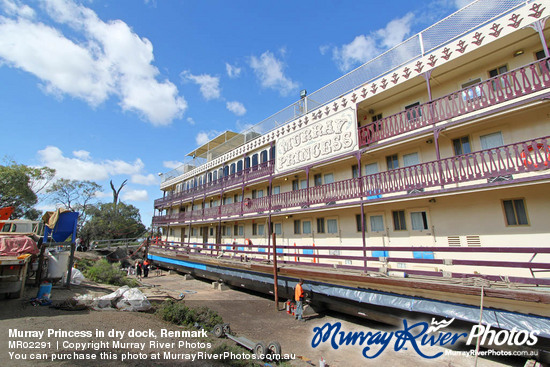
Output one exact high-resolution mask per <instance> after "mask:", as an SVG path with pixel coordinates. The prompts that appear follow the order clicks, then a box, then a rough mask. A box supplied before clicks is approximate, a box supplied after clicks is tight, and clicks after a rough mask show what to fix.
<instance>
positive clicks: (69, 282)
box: [65, 241, 76, 288]
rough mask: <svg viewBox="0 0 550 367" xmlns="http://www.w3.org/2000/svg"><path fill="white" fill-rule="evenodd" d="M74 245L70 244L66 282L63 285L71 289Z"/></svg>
mask: <svg viewBox="0 0 550 367" xmlns="http://www.w3.org/2000/svg"><path fill="white" fill-rule="evenodd" d="M75 248H76V245H75V243H74V241H73V242H71V254H70V255H69V265H68V267H67V282H66V283H65V287H67V288H71V275H72V270H73V264H74V251H75Z"/></svg>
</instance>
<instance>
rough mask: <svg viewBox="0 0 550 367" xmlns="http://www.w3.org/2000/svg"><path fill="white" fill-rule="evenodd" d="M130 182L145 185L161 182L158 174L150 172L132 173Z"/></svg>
mask: <svg viewBox="0 0 550 367" xmlns="http://www.w3.org/2000/svg"><path fill="white" fill-rule="evenodd" d="M130 182H132V183H135V184H139V185H145V186H151V185H158V184H159V183H160V181H159V179H158V176H155V175H153V174H152V173H149V174H148V175H141V174H137V175H132V176H131V177H130Z"/></svg>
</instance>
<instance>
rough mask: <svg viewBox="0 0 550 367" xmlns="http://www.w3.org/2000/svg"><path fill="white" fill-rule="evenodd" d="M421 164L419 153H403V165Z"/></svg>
mask: <svg viewBox="0 0 550 367" xmlns="http://www.w3.org/2000/svg"><path fill="white" fill-rule="evenodd" d="M417 164H420V159H419V158H418V153H416V152H415V153H411V154H403V166H404V167H410V166H414V165H417Z"/></svg>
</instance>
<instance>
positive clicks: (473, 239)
mask: <svg viewBox="0 0 550 367" xmlns="http://www.w3.org/2000/svg"><path fill="white" fill-rule="evenodd" d="M466 243H467V244H468V246H481V240H480V239H479V236H466Z"/></svg>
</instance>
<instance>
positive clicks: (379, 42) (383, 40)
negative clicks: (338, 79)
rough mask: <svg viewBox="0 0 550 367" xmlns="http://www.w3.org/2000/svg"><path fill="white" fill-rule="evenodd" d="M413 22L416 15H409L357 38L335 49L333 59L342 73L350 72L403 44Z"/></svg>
mask: <svg viewBox="0 0 550 367" xmlns="http://www.w3.org/2000/svg"><path fill="white" fill-rule="evenodd" d="M413 20H414V14H413V13H407V14H406V15H405V16H403V17H402V18H398V19H393V20H392V21H390V22H389V23H388V24H387V25H386V27H384V28H382V29H379V30H376V31H374V32H372V33H371V34H369V35H359V36H356V37H355V38H354V39H353V41H351V42H350V43H348V44H345V45H342V46H341V47H334V48H333V49H332V58H333V60H334V61H335V62H336V64H337V65H338V68H339V69H340V70H341V71H342V72H346V71H349V70H350V69H352V68H353V67H355V66H359V65H361V64H363V63H365V62H367V61H369V60H370V59H372V58H374V57H376V56H378V55H379V54H380V53H382V52H384V51H385V50H387V49H389V48H391V47H393V46H395V45H397V44H399V43H400V42H402V41H403V40H404V39H405V38H406V37H407V36H408V35H409V33H410V31H411V25H412V21H413ZM320 51H321V53H322V54H324V53H323V52H326V49H325V48H321V49H320Z"/></svg>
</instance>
